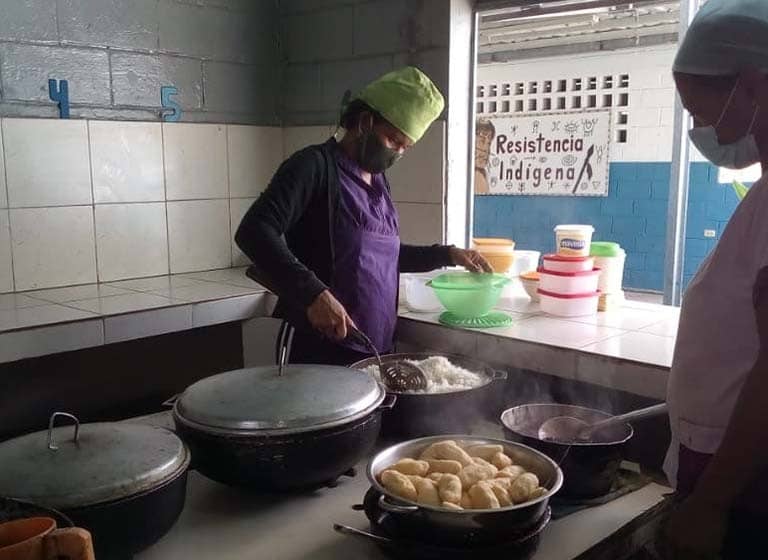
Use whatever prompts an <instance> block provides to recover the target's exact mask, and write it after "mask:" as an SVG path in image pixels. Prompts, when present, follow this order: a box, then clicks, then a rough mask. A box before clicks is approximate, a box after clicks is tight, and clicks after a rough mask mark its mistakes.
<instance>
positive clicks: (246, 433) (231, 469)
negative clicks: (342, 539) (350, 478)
mask: <svg viewBox="0 0 768 560" xmlns="http://www.w3.org/2000/svg"><path fill="white" fill-rule="evenodd" d="M385 399H386V402H385ZM393 403H394V398H388V399H387V395H386V393H385V391H384V389H383V388H382V387H381V386H380V385H379V384H378V383H377V382H376V380H375V379H373V378H372V377H371V376H368V375H364V374H362V373H360V372H359V371H356V370H353V369H349V368H343V367H334V366H321V365H290V366H284V367H280V366H270V367H257V368H249V369H241V370H237V371H231V372H226V373H221V374H218V375H214V376H213V377H209V378H206V379H203V380H201V381H198V382H197V383H195V384H193V385H191V386H190V387H189V388H187V390H186V391H184V393H182V395H181V396H180V397H179V398H178V400H177V401H176V403H175V404H174V407H173V419H174V422H175V424H176V429H177V432H178V433H179V435H180V436H181V437H182V438H183V439H184V441H186V442H187V444H188V445H189V447H190V449H191V450H192V456H193V457H194V462H193V466H194V468H195V469H196V470H198V471H200V472H201V473H202V474H204V475H206V476H207V477H209V478H212V479H213V480H216V481H218V482H222V483H224V484H230V485H235V486H244V487H251V488H255V489H259V490H264V491H285V490H296V489H306V488H312V487H317V486H322V485H325V484H328V483H333V482H334V481H335V479H336V478H338V477H339V476H340V475H342V474H344V473H345V472H346V471H348V470H349V469H350V468H351V467H352V466H353V465H355V464H356V463H358V462H359V461H360V460H361V459H362V458H363V457H365V456H366V455H368V454H369V453H370V451H371V450H372V449H373V446H374V444H375V443H376V439H377V438H378V436H379V431H380V429H381V410H382V409H383V408H386V407H391V406H392V404H393Z"/></svg>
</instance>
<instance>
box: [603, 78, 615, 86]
mask: <svg viewBox="0 0 768 560" xmlns="http://www.w3.org/2000/svg"><path fill="white" fill-rule="evenodd" d="M603 89H613V76H603Z"/></svg>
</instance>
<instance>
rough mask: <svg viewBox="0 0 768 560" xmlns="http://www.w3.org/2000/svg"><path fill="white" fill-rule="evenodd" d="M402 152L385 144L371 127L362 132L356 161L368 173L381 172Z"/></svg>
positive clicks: (398, 157) (392, 163) (397, 158)
mask: <svg viewBox="0 0 768 560" xmlns="http://www.w3.org/2000/svg"><path fill="white" fill-rule="evenodd" d="M401 156H402V154H400V153H398V152H397V150H393V149H392V148H388V147H387V146H385V145H384V144H383V143H382V141H381V139H380V138H379V135H378V134H376V133H375V132H374V131H373V129H371V130H369V131H367V132H363V134H362V136H361V137H360V143H359V149H358V155H357V159H358V163H359V164H360V167H362V168H363V169H365V170H366V171H368V172H369V173H381V172H383V171H384V170H385V169H389V168H390V167H392V165H394V163H395V162H396V161H397V160H399V159H400V157H401Z"/></svg>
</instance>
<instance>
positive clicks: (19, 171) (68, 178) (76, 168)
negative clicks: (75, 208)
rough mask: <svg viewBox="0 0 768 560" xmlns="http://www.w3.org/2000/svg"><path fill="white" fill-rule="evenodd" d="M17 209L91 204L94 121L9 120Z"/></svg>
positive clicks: (6, 141)
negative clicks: (90, 139)
mask: <svg viewBox="0 0 768 560" xmlns="http://www.w3.org/2000/svg"><path fill="white" fill-rule="evenodd" d="M2 133H3V146H4V151H5V167H6V170H5V171H6V178H7V182H8V202H9V206H10V207H11V208H23V207H43V206H72V205H76V204H91V202H92V200H93V199H92V196H91V170H90V166H89V164H88V161H89V160H88V123H87V122H86V121H77V120H48V119H3V123H2Z"/></svg>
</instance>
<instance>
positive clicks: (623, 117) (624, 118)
mask: <svg viewBox="0 0 768 560" xmlns="http://www.w3.org/2000/svg"><path fill="white" fill-rule="evenodd" d="M628 122H629V113H627V112H625V111H621V112H619V124H627V123H628Z"/></svg>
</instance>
